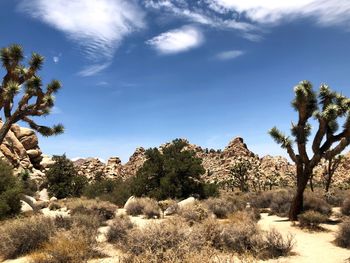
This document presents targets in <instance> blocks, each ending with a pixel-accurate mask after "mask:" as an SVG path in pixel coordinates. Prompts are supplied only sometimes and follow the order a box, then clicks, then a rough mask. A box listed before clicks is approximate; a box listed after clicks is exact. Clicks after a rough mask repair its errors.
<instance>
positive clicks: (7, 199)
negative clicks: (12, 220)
mask: <svg viewBox="0 0 350 263" xmlns="http://www.w3.org/2000/svg"><path fill="white" fill-rule="evenodd" d="M21 192H22V189H21V186H20V182H19V180H17V178H16V177H15V176H14V175H13V171H12V168H11V166H9V165H8V164H7V163H6V162H4V161H2V160H0V220H1V219H4V218H7V217H11V216H14V215H16V214H18V213H19V212H20V211H21V199H20V197H21Z"/></svg>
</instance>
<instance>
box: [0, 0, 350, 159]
mask: <svg viewBox="0 0 350 263" xmlns="http://www.w3.org/2000/svg"><path fill="white" fill-rule="evenodd" d="M262 2H263V3H262ZM0 12H1V14H0V36H1V37H0V46H1V47H4V46H7V45H9V44H11V43H19V44H21V45H23V47H24V49H25V52H26V54H27V55H29V54H30V53H31V52H32V51H36V52H39V53H41V54H42V55H44V56H45V58H46V63H45V65H44V67H43V69H42V70H41V76H42V77H43V79H44V81H46V82H48V81H49V80H51V79H52V78H57V79H59V80H60V81H61V82H62V84H63V89H62V90H61V92H60V93H59V94H58V95H57V97H56V105H57V106H56V108H55V110H54V112H53V114H52V115H50V116H49V117H47V118H46V119H42V120H41V122H42V123H45V124H46V123H49V124H53V123H57V122H62V123H63V124H64V125H65V128H66V132H65V134H64V135H60V136H57V137H50V138H40V145H41V148H42V149H43V151H44V153H46V154H62V153H66V154H67V155H68V156H69V157H71V158H74V157H89V156H93V157H94V156H98V157H101V158H103V159H107V158H108V157H110V156H119V157H121V159H122V160H123V161H127V159H128V157H129V156H130V155H131V154H132V153H133V151H134V149H135V148H136V147H138V146H144V147H151V146H157V145H159V144H161V143H164V142H166V141H170V140H172V139H174V138H178V137H181V138H187V139H189V140H190V142H192V143H195V144H198V145H201V146H203V147H208V148H224V147H225V146H226V145H227V143H228V142H229V140H230V139H232V138H233V137H236V136H241V137H243V138H244V139H245V141H246V143H247V144H248V147H249V148H250V149H251V150H253V151H254V152H256V153H258V154H259V155H265V154H268V153H269V154H273V155H277V154H281V155H284V156H286V154H285V153H284V152H283V150H281V149H279V147H278V146H277V145H275V144H274V142H273V141H272V139H271V138H270V137H269V136H268V135H267V131H268V129H270V128H271V127H272V126H274V125H277V126H278V127H279V128H281V129H282V130H285V131H286V132H288V131H289V126H290V123H291V121H292V120H295V118H296V116H295V113H294V112H293V110H292V109H291V107H290V101H291V99H292V97H293V90H292V88H293V86H294V85H296V84H297V83H298V82H299V81H301V80H304V79H308V80H310V81H312V82H313V84H314V85H315V87H316V88H317V87H318V86H319V85H320V84H321V83H327V84H329V85H330V86H331V87H333V88H334V89H336V90H338V91H342V92H343V93H344V94H346V95H350V52H349V46H350V30H349V29H350V3H349V2H348V1H346V0H338V1H330V0H303V1H301V0H294V1H276V0H266V1H260V0H200V1H184V0H173V1H170V0H163V1H156V0H144V1H136V0H135V1H132V0H128V1H126V0H95V1H94V0H89V1H86V0H74V1H73V0H72V1H64V0H50V1H47V0H15V1H14V0H2V1H1V2H0ZM1 73H3V71H1Z"/></svg>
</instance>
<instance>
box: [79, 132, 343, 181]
mask: <svg viewBox="0 0 350 263" xmlns="http://www.w3.org/2000/svg"><path fill="white" fill-rule="evenodd" d="M183 140H184V141H186V142H187V143H188V146H187V147H186V149H187V150H193V151H194V152H195V153H196V155H197V156H198V157H199V158H201V159H202V160H203V167H204V169H205V170H206V172H205V174H204V175H203V178H204V179H205V180H206V181H208V182H220V181H222V180H224V179H226V178H227V177H228V176H230V170H231V168H232V165H233V164H234V162H235V161H236V160H237V158H238V157H251V158H253V159H255V160H257V161H258V163H259V168H260V169H261V171H263V173H264V174H265V176H266V177H271V178H274V181H276V182H278V183H279V185H290V186H291V185H294V184H295V166H294V164H291V163H289V162H288V160H287V159H286V158H284V157H281V156H270V155H267V156H264V157H262V158H260V159H259V157H258V156H257V155H255V154H254V153H253V152H252V151H250V150H249V149H248V147H247V145H246V144H245V143H244V140H243V139H242V138H240V137H238V138H234V139H233V140H231V141H230V142H229V144H228V145H227V146H226V147H225V149H224V150H214V149H210V150H209V149H204V148H202V147H200V146H197V145H194V144H190V143H189V142H188V141H187V140H185V139H183ZM169 145H170V143H165V144H163V145H161V146H159V150H160V151H162V150H163V149H164V148H166V147H167V146H169ZM145 152H146V151H145V149H144V148H142V147H140V148H137V149H136V150H135V152H134V153H133V154H132V156H131V157H130V159H129V161H128V162H127V163H125V164H124V165H123V164H122V163H121V161H120V159H119V158H118V157H111V158H110V159H109V160H108V161H107V163H106V164H105V163H103V162H101V161H100V160H98V159H96V158H87V159H81V160H78V161H76V162H75V165H76V167H77V168H78V170H79V173H80V174H84V175H85V176H87V177H88V178H90V179H91V178H93V177H94V174H96V173H97V172H102V173H104V174H105V175H106V176H107V177H108V178H122V179H126V178H129V177H132V176H135V175H136V172H137V170H138V169H139V168H140V167H141V166H142V165H143V163H144V162H145V161H146V155H145ZM323 165H324V164H322V163H321V164H320V165H319V166H318V167H317V168H315V181H316V182H317V180H318V181H319V178H320V177H321V176H322V171H323V168H322V167H323ZM275 177H278V178H275ZM345 181H349V186H350V153H349V154H348V155H346V158H345V159H344V160H343V162H342V163H341V165H340V166H339V169H338V171H337V172H336V174H335V175H334V183H335V184H334V185H341V184H343V183H344V182H345Z"/></svg>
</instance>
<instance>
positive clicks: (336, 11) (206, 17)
mask: <svg viewBox="0 0 350 263" xmlns="http://www.w3.org/2000/svg"><path fill="white" fill-rule="evenodd" d="M144 5H145V7H146V8H148V9H150V10H157V11H160V12H161V13H162V14H163V15H169V14H170V15H173V16H176V17H179V18H185V19H187V20H190V21H191V22H194V23H199V24H203V25H208V26H211V27H215V28H219V29H234V30H239V31H242V32H243V33H242V37H244V38H246V39H248V40H251V41H259V40H261V35H262V34H263V31H264V27H266V26H274V25H278V24H280V23H283V22H286V21H290V20H294V19H298V18H301V17H304V18H305V17H306V18H313V19H314V21H315V22H316V23H317V24H318V25H320V26H335V25H337V26H342V27H344V26H345V27H346V29H347V30H348V29H349V25H350V1H348V0H337V1H335V0H333V1H332V0H293V1H286V0H285V1H283V0H264V1H262V0H201V1H192V2H190V1H184V0H145V4H144Z"/></svg>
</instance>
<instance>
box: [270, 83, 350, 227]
mask: <svg viewBox="0 0 350 263" xmlns="http://www.w3.org/2000/svg"><path fill="white" fill-rule="evenodd" d="M294 93H295V99H294V100H293V102H292V105H293V107H294V109H295V110H296V111H297V112H298V119H299V120H298V123H297V124H293V123H292V128H291V133H292V136H293V137H294V138H295V142H296V144H297V149H298V153H297V154H296V153H295V151H294V149H293V141H292V139H291V138H290V137H289V136H285V135H284V134H283V133H282V132H280V131H279V130H278V129H277V128H276V127H274V128H272V129H271V130H270V131H269V134H270V135H271V136H272V138H273V139H274V140H275V141H276V142H277V143H278V144H280V145H281V147H282V148H284V149H286V150H287V152H288V154H289V156H290V158H291V159H292V160H293V162H294V163H295V164H296V181H297V191H296V194H295V196H294V198H293V201H292V205H291V208H290V211H289V219H290V220H293V221H295V220H297V219H298V215H299V214H300V213H301V212H302V211H303V194H304V190H305V188H306V185H307V183H308V181H309V179H310V178H311V177H312V173H313V169H314V168H315V166H316V165H317V164H318V163H319V162H320V160H321V159H322V158H325V159H327V160H329V159H331V158H334V156H336V155H338V154H340V153H341V152H342V151H343V150H344V149H345V148H346V147H347V146H348V145H349V144H350V99H348V98H347V97H345V96H343V95H342V94H340V93H337V92H333V91H332V90H331V89H330V88H329V87H328V86H327V85H321V87H320V90H319V94H318V96H317V94H316V92H315V91H314V90H313V88H312V85H311V83H310V82H308V81H302V82H300V83H299V84H298V85H297V86H296V87H295V88H294ZM312 117H314V118H315V119H316V120H317V121H318V130H317V132H316V135H315V137H314V139H313V141H312V152H313V155H312V156H309V154H308V153H307V149H306V145H307V141H308V139H309V137H310V135H311V125H310V122H309V121H310V119H311V118H312ZM340 118H345V121H344V125H343V127H342V130H341V131H340V132H337V131H338V129H339V124H338V120H339V119H340Z"/></svg>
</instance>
